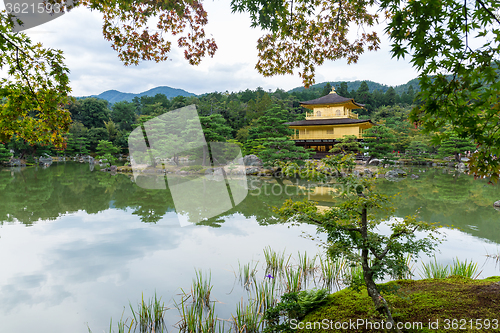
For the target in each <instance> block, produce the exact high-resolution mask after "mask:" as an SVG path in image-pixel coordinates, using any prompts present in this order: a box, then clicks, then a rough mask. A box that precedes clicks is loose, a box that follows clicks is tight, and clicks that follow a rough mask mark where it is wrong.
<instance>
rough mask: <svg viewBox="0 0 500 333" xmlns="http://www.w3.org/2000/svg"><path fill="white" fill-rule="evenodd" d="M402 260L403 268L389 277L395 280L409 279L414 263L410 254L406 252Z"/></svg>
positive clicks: (413, 269)
mask: <svg viewBox="0 0 500 333" xmlns="http://www.w3.org/2000/svg"><path fill="white" fill-rule="evenodd" d="M402 261H403V262H402V266H403V270H402V271H401V272H398V273H397V274H393V275H392V276H391V277H392V278H393V279H395V280H410V279H411V278H412V277H413V275H414V274H413V272H414V271H415V268H414V266H415V263H413V262H412V257H411V254H408V255H407V256H406V258H404V259H403V260H402Z"/></svg>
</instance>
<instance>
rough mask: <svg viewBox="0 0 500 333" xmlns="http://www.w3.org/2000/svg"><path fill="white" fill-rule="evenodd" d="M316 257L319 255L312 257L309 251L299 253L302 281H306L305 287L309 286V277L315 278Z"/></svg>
mask: <svg viewBox="0 0 500 333" xmlns="http://www.w3.org/2000/svg"><path fill="white" fill-rule="evenodd" d="M316 259H317V256H316V255H315V256H313V257H310V256H308V255H307V252H304V254H303V255H302V254H301V253H300V252H299V253H298V264H299V269H300V271H301V272H302V281H303V282H304V287H307V282H308V280H309V277H312V278H313V279H314V273H315V272H316Z"/></svg>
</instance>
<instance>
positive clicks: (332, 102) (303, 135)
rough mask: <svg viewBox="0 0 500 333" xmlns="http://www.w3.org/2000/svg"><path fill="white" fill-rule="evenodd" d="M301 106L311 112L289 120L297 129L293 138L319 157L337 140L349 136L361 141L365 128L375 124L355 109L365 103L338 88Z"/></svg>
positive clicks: (299, 144)
mask: <svg viewBox="0 0 500 333" xmlns="http://www.w3.org/2000/svg"><path fill="white" fill-rule="evenodd" d="M300 105H301V106H303V107H305V108H307V109H309V110H311V111H308V112H307V113H306V119H305V120H300V121H295V122H291V123H288V125H289V127H290V128H291V129H293V130H295V133H294V135H292V139H293V140H295V144H296V145H298V146H304V147H305V148H313V149H314V150H316V152H317V155H318V156H316V157H320V156H321V155H324V154H326V153H327V152H328V151H329V150H330V149H332V147H333V145H334V144H335V142H336V140H338V139H341V138H343V137H344V136H346V135H354V136H356V137H357V138H358V140H361V139H362V137H363V131H365V130H366V129H368V128H370V127H372V126H373V125H374V124H373V123H372V122H371V121H370V120H369V119H358V115H357V114H356V113H354V112H353V111H352V110H355V109H361V108H363V107H364V105H363V104H359V103H356V102H355V101H354V99H353V98H346V97H342V96H339V95H337V93H336V92H335V88H332V91H331V92H330V93H329V94H328V95H326V96H323V97H320V98H317V99H313V100H310V101H306V102H300Z"/></svg>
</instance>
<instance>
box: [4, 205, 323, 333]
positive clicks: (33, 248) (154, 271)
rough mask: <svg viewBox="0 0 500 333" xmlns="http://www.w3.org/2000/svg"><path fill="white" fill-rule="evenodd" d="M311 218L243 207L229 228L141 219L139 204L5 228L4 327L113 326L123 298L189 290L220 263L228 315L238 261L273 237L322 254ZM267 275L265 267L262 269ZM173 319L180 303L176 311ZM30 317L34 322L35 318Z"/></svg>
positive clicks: (291, 247)
mask: <svg viewBox="0 0 500 333" xmlns="http://www.w3.org/2000/svg"><path fill="white" fill-rule="evenodd" d="M302 230H304V231H306V232H310V233H314V232H315V228H313V227H310V226H302V227H300V228H298V227H293V228H287V227H286V226H279V225H278V226H276V225H274V226H267V227H262V226H259V225H258V224H257V222H256V221H255V220H253V219H246V218H244V217H242V216H241V215H235V216H232V217H229V218H228V219H227V221H226V222H225V223H224V224H223V227H222V228H211V227H205V226H194V225H191V226H187V227H180V225H179V222H178V219H177V216H176V215H175V214H174V213H168V214H167V215H165V216H164V217H163V219H162V220H161V221H159V222H158V223H157V224H146V223H142V222H140V220H139V218H138V217H137V216H135V215H131V214H130V212H124V211H121V210H114V209H110V210H106V211H104V212H102V213H99V214H95V215H88V214H86V213H84V212H78V213H75V214H71V215H67V216H64V217H61V218H59V219H57V220H56V221H50V222H39V223H37V224H35V225H34V226H31V227H25V226H24V225H20V224H9V225H3V226H2V227H1V228H0V236H1V238H0V260H1V262H2V270H1V272H0V299H1V300H2V302H1V303H0V304H1V305H0V322H1V323H2V332H35V331H36V332H40V333H44V332H82V333H83V332H88V330H87V326H86V323H87V322H88V325H89V326H90V328H91V329H92V331H93V332H102V331H103V330H104V329H105V328H106V327H108V328H109V319H110V317H113V319H114V321H116V320H117V319H119V318H120V317H121V314H122V311H123V308H124V306H126V307H127V311H126V314H127V313H129V311H128V304H129V302H132V304H135V303H136V302H138V301H139V300H140V298H141V293H144V297H145V298H149V297H150V296H152V295H153V294H154V292H155V290H156V292H157V294H158V295H159V296H162V299H163V300H164V301H166V302H167V303H169V305H170V307H173V302H172V300H171V298H172V297H173V296H175V295H177V294H179V293H180V289H179V288H183V289H189V287H190V285H191V281H192V279H193V277H194V276H195V273H194V269H195V268H197V269H202V270H203V271H204V272H206V271H208V270H211V274H212V283H213V285H214V289H213V293H212V294H213V295H214V296H215V297H216V299H217V300H219V301H221V302H222V303H221V304H217V306H216V307H217V308H218V311H219V316H221V317H222V318H228V317H229V316H230V313H231V311H234V305H235V304H236V303H237V302H238V301H239V300H240V298H241V296H242V295H241V294H240V293H239V292H237V291H236V290H240V289H239V288H238V287H236V288H235V291H234V292H233V293H231V294H229V293H230V292H231V289H232V288H233V284H234V279H235V272H234V271H237V270H238V260H239V261H240V262H241V263H247V262H249V261H251V260H259V261H260V262H263V260H264V259H263V252H262V249H263V248H264V247H266V246H268V245H270V246H272V247H273V248H274V249H276V250H283V249H285V248H286V250H287V252H288V253H292V254H295V253H297V251H298V250H300V251H304V250H307V251H308V252H309V253H317V252H318V247H317V243H314V242H312V241H310V240H307V239H305V238H302V237H300V235H301V231H302ZM261 273H262V277H264V272H263V270H261ZM169 315H170V317H169V324H174V323H175V322H177V320H178V318H177V310H176V309H172V310H170V311H169ZM26 318H29V320H26Z"/></svg>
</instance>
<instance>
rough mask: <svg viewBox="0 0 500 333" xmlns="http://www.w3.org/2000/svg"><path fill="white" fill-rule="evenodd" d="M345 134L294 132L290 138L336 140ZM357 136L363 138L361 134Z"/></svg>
mask: <svg viewBox="0 0 500 333" xmlns="http://www.w3.org/2000/svg"><path fill="white" fill-rule="evenodd" d="M351 135H352V134H351ZM344 136H346V135H345V134H309V133H307V134H302V133H299V134H294V135H292V136H290V138H291V139H292V140H320V139H324V140H331V139H334V140H336V139H341V138H343V137H344ZM356 137H357V138H358V139H362V136H361V135H356Z"/></svg>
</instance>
